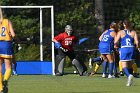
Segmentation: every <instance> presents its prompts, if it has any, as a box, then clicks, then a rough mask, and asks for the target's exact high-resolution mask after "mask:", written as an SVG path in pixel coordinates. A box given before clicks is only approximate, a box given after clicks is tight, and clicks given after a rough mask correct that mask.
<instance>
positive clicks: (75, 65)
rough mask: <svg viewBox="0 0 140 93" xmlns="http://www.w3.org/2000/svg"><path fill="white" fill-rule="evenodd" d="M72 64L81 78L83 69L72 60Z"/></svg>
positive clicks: (78, 63)
mask: <svg viewBox="0 0 140 93" xmlns="http://www.w3.org/2000/svg"><path fill="white" fill-rule="evenodd" d="M72 64H73V65H74V67H75V68H76V69H77V71H78V72H79V75H80V76H81V75H82V74H83V71H84V70H83V67H82V65H81V64H80V62H79V61H78V60H77V59H73V61H72Z"/></svg>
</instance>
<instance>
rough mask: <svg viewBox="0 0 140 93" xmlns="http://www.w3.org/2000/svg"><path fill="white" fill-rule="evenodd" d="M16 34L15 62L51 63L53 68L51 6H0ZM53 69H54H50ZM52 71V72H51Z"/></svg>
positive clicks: (52, 16)
mask: <svg viewBox="0 0 140 93" xmlns="http://www.w3.org/2000/svg"><path fill="white" fill-rule="evenodd" d="M0 8H2V10H3V15H4V18H8V19H10V21H11V22H12V24H13V28H14V30H15V32H16V39H15V40H14V52H15V55H16V60H22V61H51V62H52V64H53V66H54V47H53V43H52V38H53V37H54V14H53V6H0ZM52 68H53V69H54V67H52ZM52 71H53V70H52Z"/></svg>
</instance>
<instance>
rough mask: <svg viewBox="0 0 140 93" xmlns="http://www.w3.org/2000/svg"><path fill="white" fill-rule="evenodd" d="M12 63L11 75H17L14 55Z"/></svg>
mask: <svg viewBox="0 0 140 93" xmlns="http://www.w3.org/2000/svg"><path fill="white" fill-rule="evenodd" d="M12 63H13V68H12V70H13V75H18V74H17V70H16V68H17V63H16V57H15V55H13V58H12Z"/></svg>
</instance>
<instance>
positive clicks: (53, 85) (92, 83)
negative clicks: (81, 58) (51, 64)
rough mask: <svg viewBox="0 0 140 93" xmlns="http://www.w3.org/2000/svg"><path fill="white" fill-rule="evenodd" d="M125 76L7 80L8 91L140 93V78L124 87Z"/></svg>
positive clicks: (27, 92)
mask: <svg viewBox="0 0 140 93" xmlns="http://www.w3.org/2000/svg"><path fill="white" fill-rule="evenodd" d="M126 81H127V79H126V77H125V76H123V77H120V78H113V79H108V78H102V77H101V74H97V75H95V76H94V77H87V76H79V75H76V74H67V75H64V76H60V77H59V76H51V75H19V76H12V77H11V78H10V80H9V93H140V78H134V85H133V86H131V87H126V86H125V85H126Z"/></svg>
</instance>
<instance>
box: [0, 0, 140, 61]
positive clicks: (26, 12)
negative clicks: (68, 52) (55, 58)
mask: <svg viewBox="0 0 140 93" xmlns="http://www.w3.org/2000/svg"><path fill="white" fill-rule="evenodd" d="M0 5H1V6H27V5H28V6H35V5H37V6H47V5H53V6H54V23H55V24H54V26H55V33H54V34H55V35H56V34H58V33H60V32H62V31H64V27H65V25H66V24H70V25H72V26H73V29H74V33H75V34H76V35H77V36H78V37H79V38H83V37H89V41H87V42H85V43H84V44H83V45H81V46H78V48H76V50H77V49H79V50H80V51H81V50H84V49H93V48H98V42H99V41H98V37H99V35H100V34H101V33H100V32H99V31H98V29H97V26H98V22H97V20H96V19H95V0H0ZM103 6H104V11H100V12H104V17H105V24H104V25H105V26H106V27H107V26H108V24H109V23H110V22H111V21H119V20H123V19H124V18H130V20H131V21H133V22H134V23H135V29H136V30H140V21H139V20H140V13H139V11H140V1H139V0H103ZM4 13H5V17H6V18H8V19H10V20H11V21H12V23H13V27H14V29H15V31H16V33H17V38H18V39H19V41H18V40H17V42H16V43H26V44H28V45H27V46H26V49H28V51H23V50H22V51H20V52H21V53H20V55H19V53H18V54H16V55H17V59H18V60H20V59H25V60H29V59H33V60H39V46H38V45H39V38H40V37H39V35H40V32H39V22H40V21H39V9H4ZM50 19H51V17H50V10H49V9H43V42H42V43H43V45H44V55H46V56H45V58H44V59H45V60H48V59H51V53H50V52H51V21H50ZM27 38H30V40H27ZM30 44H35V46H34V48H32V47H30V46H29V45H30ZM29 48H32V49H37V51H38V52H35V51H34V52H32V49H29ZM29 53H31V54H29ZM32 53H34V54H32ZM22 54H26V57H25V56H23V55H22ZM27 55H38V56H37V57H38V58H37V57H36V56H27Z"/></svg>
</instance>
